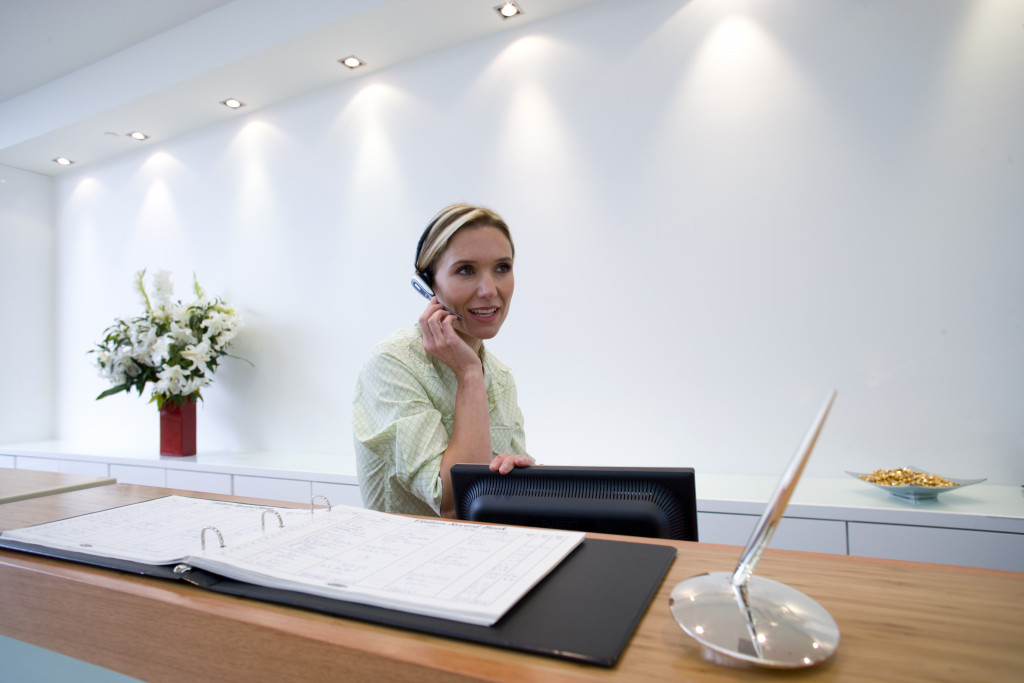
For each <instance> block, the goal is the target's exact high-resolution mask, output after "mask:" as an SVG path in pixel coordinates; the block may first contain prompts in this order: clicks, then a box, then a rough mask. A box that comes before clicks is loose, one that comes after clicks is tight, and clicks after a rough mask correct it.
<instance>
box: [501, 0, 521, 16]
mask: <svg viewBox="0 0 1024 683" xmlns="http://www.w3.org/2000/svg"><path fill="white" fill-rule="evenodd" d="M494 11H495V12H497V13H498V14H500V15H501V18H502V19H511V18H512V17H514V16H517V15H519V14H522V13H523V10H521V9H519V5H517V4H516V3H514V2H503V3H501V4H500V5H498V6H497V7H495V8H494Z"/></svg>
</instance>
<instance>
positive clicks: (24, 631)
mask: <svg viewBox="0 0 1024 683" xmlns="http://www.w3.org/2000/svg"><path fill="white" fill-rule="evenodd" d="M170 493H178V494H180V495H198V496H200V497H206V498H220V499H225V500H247V501H249V502H253V500H252V499H242V498H237V497H231V496H216V495H210V494H193V493H190V492H187V491H173V490H170V489H158V488H151V487H145V486H135V485H128V484H115V485H113V486H107V487H103V488H95V489H86V490H81V491H74V492H71V493H64V494H59V495H55V496H49V497H46V498H36V499H31V500H24V501H20V502H16V503H9V504H6V505H0V529H10V528H16V527H21V526H27V525H29V524H36V523H40V522H45V521H50V520H53V519H59V518H62V517H66V516H69V515H75V514H82V513H85V512H90V511H95V510H100V509H105V508H107V507H111V506H113V505H117V504H125V503H131V502H137V501H141V500H148V499H150V498H154V497H157V496H160V495H167V494H170ZM260 502H264V503H265V502H267V501H260ZM621 540H626V541H635V540H636V539H627V538H625V537H622V539H621ZM661 543H664V544H668V545H672V546H674V547H676V548H678V549H679V555H678V557H677V558H676V561H675V563H674V564H673V566H672V568H671V569H670V571H669V575H668V577H667V578H666V580H665V582H664V584H663V585H662V587H661V590H660V591H659V594H658V595H657V596H656V597H655V599H654V601H653V603H652V604H651V607H650V609H649V610H648V613H647V614H646V616H645V617H644V619H643V621H642V623H641V624H640V627H639V629H638V630H637V633H636V635H635V636H634V638H633V641H632V642H631V643H630V645H629V646H628V648H627V650H626V652H625V653H624V655H623V657H622V659H621V661H620V662H619V664H618V666H617V667H616V668H614V669H601V668H597V667H593V666H588V665H583V664H575V663H572V662H568V661H562V660H557V659H552V658H548V657H541V656H535V655H528V654H522V653H517V652H510V651H505V650H501V649H497V648H492V647H485V646H481V645H474V644H470V643H465V642H460V641H454V640H446V639H442V638H436V637H432V636H427V635H422V634H418V633H410V632H406V631H401V630H397V629H391V628H385V627H382V626H375V625H372V624H364V623H360V622H355V621H349V620H345V619H339V618H335V617H330V616H326V615H321V614H316V613H313V612H305V611H302V610H298V609H292V608H288V607H282V606H278V605H271V604H265V603H260V602H256V601H251V600H245V599H241V598H233V597H230V596H225V595H218V594H216V593H212V592H209V591H204V590H202V589H199V588H195V587H193V586H190V585H187V584H182V583H178V582H171V581H163V580H159V579H151V578H145V577H138V576H132V575H127V574H120V573H118V572H114V571H108V570H103V569H96V568H91V567H86V566H81V565H76V564H73V563H69V562H61V561H58V560H49V559H45V558H38V557H32V556H30V555H23V554H19V553H15V552H11V551H0V633H2V634H3V635H6V636H9V637H12V638H17V639H19V640H22V641H26V642H29V643H33V644H35V645H39V646H42V647H46V648H49V649H52V650H56V651H58V652H62V653H64V654H67V655H70V656H72V657H77V658H79V659H83V660H86V661H89V662H93V663H95V664H99V665H101V666H105V667H108V668H111V669H114V670H116V671H120V672H123V673H125V674H128V675H130V676H135V677H137V678H141V679H144V680H147V681H172V680H173V681H177V680H182V679H185V680H190V679H191V680H195V679H198V680H217V681H247V682H250V683H251V682H252V681H260V680H275V681H280V680H324V681H329V680H345V681H362V680H367V681H412V680H415V681H445V682H450V681H481V680H482V681H510V682H511V681H515V682H517V683H518V682H520V681H583V680H608V679H615V680H629V681H631V680H672V681H702V682H705V681H706V682H710V683H715V682H720V681H758V680H771V681H778V680H780V678H781V677H785V678H787V679H789V680H800V681H866V680H869V681H876V682H879V683H883V682H885V681H898V682H901V683H902V682H904V681H911V680H927V681H951V682H953V681H955V682H957V683H961V682H962V681H968V680H970V681H986V682H988V683H992V682H995V681H1018V680H1020V672H1021V671H1022V670H1024V650H1022V648H1021V643H1024V618H1021V613H1022V610H1024V574H1022V573H1016V572H1005V571H995V570H985V569H972V568H965V567H952V566H946V565H932V564H921V563H912V562H897V561H891V560H875V559H866V558H855V557H844V556H835V555H819V554H814V553H800V552H793V551H782V550H768V551H767V552H766V553H765V555H764V557H763V559H762V561H761V564H760V565H759V567H758V574H759V575H761V576H765V577H768V578H773V579H775V580H778V581H783V582H785V583H787V584H789V585H791V586H793V587H794V588H797V589H799V590H801V591H804V592H805V593H807V594H808V595H810V596H811V597H813V598H814V599H816V600H817V601H818V602H820V603H821V604H822V605H823V606H824V607H825V608H826V609H828V610H829V612H831V614H832V615H833V617H834V618H835V620H836V622H838V624H839V628H840V630H841V632H842V636H841V642H840V644H839V650H838V652H837V654H836V656H835V657H834V658H833V659H832V660H831V661H829V662H827V663H826V664H824V665H822V666H819V667H816V668H812V669H806V670H799V671H792V672H778V671H772V670H764V669H755V668H727V667H722V666H718V665H715V664H712V663H710V662H707V661H705V660H704V659H703V658H702V655H701V651H700V648H699V646H698V645H697V644H696V643H695V642H694V641H692V640H691V639H690V638H689V637H688V636H686V635H685V634H684V633H683V632H682V631H681V630H680V629H679V627H678V626H676V624H675V622H674V621H673V619H672V617H671V615H670V614H669V611H668V596H669V593H670V592H671V590H672V588H673V587H674V586H675V584H676V583H678V582H679V581H680V580H682V579H684V578H686V577H688V576H692V575H694V574H699V573H702V572H707V571H728V570H732V568H733V567H734V565H735V563H736V560H737V558H738V555H739V548H737V547H734V546H719V545H710V544H696V543H684V542H673V541H661ZM594 598H595V599H599V598H600V596H594Z"/></svg>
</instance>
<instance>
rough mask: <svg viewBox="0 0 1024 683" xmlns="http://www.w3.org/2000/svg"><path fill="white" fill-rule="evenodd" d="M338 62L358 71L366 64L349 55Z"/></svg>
mask: <svg viewBox="0 0 1024 683" xmlns="http://www.w3.org/2000/svg"><path fill="white" fill-rule="evenodd" d="M338 61H339V62H341V63H342V64H344V65H345V66H347V67H348V68H350V69H358V68H359V67H361V66H366V62H364V61H363V60H361V59H359V57H356V56H355V55H349V56H348V57H345V59H339V60H338Z"/></svg>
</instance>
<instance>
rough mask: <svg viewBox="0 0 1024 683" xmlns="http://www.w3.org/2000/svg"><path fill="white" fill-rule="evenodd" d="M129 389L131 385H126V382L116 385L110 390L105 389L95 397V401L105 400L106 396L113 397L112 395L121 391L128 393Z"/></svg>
mask: <svg viewBox="0 0 1024 683" xmlns="http://www.w3.org/2000/svg"><path fill="white" fill-rule="evenodd" d="M131 388H132V385H131V384H130V383H128V382H125V383H124V384H118V385H117V386H116V387H111V388H110V389H107V390H106V391H104V392H103V393H102V394H100V395H99V396H97V397H96V400H97V401H98V400H100V399H101V398H106V397H107V396H113V395H114V394H117V393H119V392H122V391H128V390H129V389H131Z"/></svg>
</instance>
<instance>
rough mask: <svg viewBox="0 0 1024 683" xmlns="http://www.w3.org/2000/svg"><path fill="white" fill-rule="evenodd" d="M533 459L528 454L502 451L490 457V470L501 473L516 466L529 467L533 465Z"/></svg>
mask: <svg viewBox="0 0 1024 683" xmlns="http://www.w3.org/2000/svg"><path fill="white" fill-rule="evenodd" d="M535 464H536V462H534V459H533V458H531V457H530V456H528V455H512V454H511V453H502V454H501V455H498V456H496V457H494V458H492V459H491V465H490V467H491V472H500V473H502V474H508V473H509V472H511V471H512V470H514V469H515V468H517V467H529V466H530V465H535Z"/></svg>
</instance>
